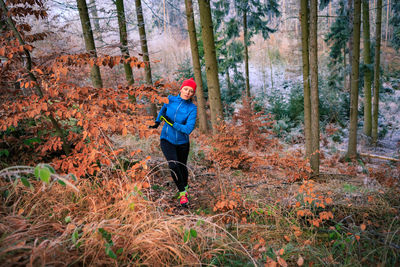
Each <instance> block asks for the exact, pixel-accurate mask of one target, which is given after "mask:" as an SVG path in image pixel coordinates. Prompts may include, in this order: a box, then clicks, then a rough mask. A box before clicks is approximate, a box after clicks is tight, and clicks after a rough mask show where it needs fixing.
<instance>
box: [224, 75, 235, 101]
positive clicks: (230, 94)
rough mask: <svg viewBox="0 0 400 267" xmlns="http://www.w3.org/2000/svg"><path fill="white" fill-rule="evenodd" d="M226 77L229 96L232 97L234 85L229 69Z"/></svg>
mask: <svg viewBox="0 0 400 267" xmlns="http://www.w3.org/2000/svg"><path fill="white" fill-rule="evenodd" d="M225 75H226V87H227V89H228V96H232V95H233V93H232V84H231V77H230V75H229V69H227V70H226V72H225Z"/></svg>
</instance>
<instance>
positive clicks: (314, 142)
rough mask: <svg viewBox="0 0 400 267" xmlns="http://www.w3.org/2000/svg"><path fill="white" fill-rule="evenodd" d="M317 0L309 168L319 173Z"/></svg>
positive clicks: (312, 48) (314, 0)
mask: <svg viewBox="0 0 400 267" xmlns="http://www.w3.org/2000/svg"><path fill="white" fill-rule="evenodd" d="M317 34H318V0H311V1H310V83H311V87H310V97H311V151H312V153H311V161H310V163H311V169H312V170H313V174H315V175H318V174H319V154H320V153H319V93H318V35H317Z"/></svg>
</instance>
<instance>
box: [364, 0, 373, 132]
mask: <svg viewBox="0 0 400 267" xmlns="http://www.w3.org/2000/svg"><path fill="white" fill-rule="evenodd" d="M362 6H363V40H364V50H363V56H364V64H365V65H367V67H366V68H364V69H365V73H364V134H365V135H367V136H371V129H372V124H371V123H372V117H371V116H372V109H371V76H372V73H371V70H370V65H371V42H370V29H369V0H363V3H362Z"/></svg>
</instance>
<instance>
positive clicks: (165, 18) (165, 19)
mask: <svg viewBox="0 0 400 267" xmlns="http://www.w3.org/2000/svg"><path fill="white" fill-rule="evenodd" d="M163 9H164V16H163V19H164V33H167V15H166V13H165V0H163Z"/></svg>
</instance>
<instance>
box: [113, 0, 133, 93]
mask: <svg viewBox="0 0 400 267" xmlns="http://www.w3.org/2000/svg"><path fill="white" fill-rule="evenodd" d="M115 5H116V6H117V17H118V27H119V39H120V43H121V45H120V49H121V54H122V56H123V57H124V58H129V49H128V33H127V31H126V20H125V8H124V0H115ZM124 70H125V77H126V81H127V82H128V85H132V84H133V83H134V82H135V80H134V78H133V73H132V68H131V66H130V65H129V64H128V63H124Z"/></svg>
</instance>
